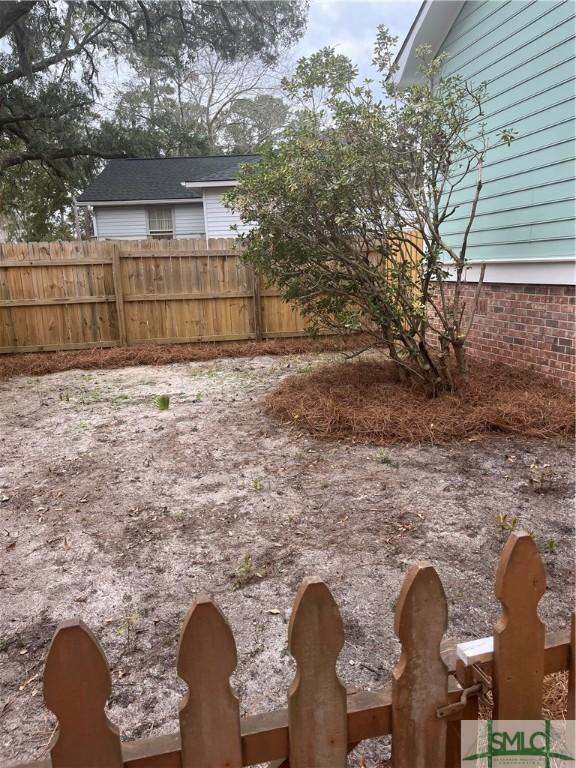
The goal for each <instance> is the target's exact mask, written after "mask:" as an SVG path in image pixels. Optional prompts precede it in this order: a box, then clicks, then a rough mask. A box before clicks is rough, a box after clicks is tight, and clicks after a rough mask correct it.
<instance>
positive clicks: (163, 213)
mask: <svg viewBox="0 0 576 768" xmlns="http://www.w3.org/2000/svg"><path fill="white" fill-rule="evenodd" d="M148 234H149V235H150V238H151V239H152V240H172V238H173V237H174V214H173V209H172V208H164V207H160V206H158V207H155V208H149V209H148Z"/></svg>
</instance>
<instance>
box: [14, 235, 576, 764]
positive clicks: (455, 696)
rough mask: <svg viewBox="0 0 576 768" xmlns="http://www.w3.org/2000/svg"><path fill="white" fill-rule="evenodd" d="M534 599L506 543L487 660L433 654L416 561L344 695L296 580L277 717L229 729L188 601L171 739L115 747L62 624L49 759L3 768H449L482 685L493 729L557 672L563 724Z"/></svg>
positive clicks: (52, 665) (227, 649) (314, 581)
mask: <svg viewBox="0 0 576 768" xmlns="http://www.w3.org/2000/svg"><path fill="white" fill-rule="evenodd" d="M0 252H1V247H0ZM45 257H46V252H45V251H42V252H40V251H39V252H38V258H39V259H40V258H45ZM545 588H546V577H545V573H544V567H543V564H542V561H541V559H540V557H539V555H538V551H537V548H536V545H535V542H534V541H533V539H532V538H531V537H530V536H529V535H528V534H526V533H521V532H518V533H516V532H515V533H512V535H511V536H510V537H509V539H508V541H507V543H506V545H505V547H504V550H503V554H502V557H501V559H500V562H499V565H498V570H497V574H496V595H497V597H498V599H499V600H500V602H501V604H502V608H503V612H502V616H501V617H500V619H499V620H498V622H497V624H496V626H495V632H494V638H493V644H494V648H493V651H492V645H491V642H490V641H491V640H492V638H483V639H482V640H476V641H469V642H467V643H463V644H462V643H453V642H449V643H443V642H442V640H443V636H444V633H445V631H446V627H447V622H448V609H447V603H446V597H445V594H444V590H443V588H442V584H441V582H440V579H439V577H438V574H437V573H436V571H435V570H434V568H433V567H432V566H431V565H430V564H429V563H419V564H417V565H415V566H413V567H412V568H411V569H410V571H409V572H408V574H407V576H406V578H405V580H404V583H403V586H402V590H401V593H400V596H399V599H398V603H397V607H396V611H395V617H394V628H395V631H396V634H397V636H398V638H399V640H400V644H401V655H400V659H399V661H398V663H397V665H396V667H395V668H394V671H393V675H392V684H391V685H390V684H388V685H386V686H384V687H383V688H379V689H378V690H373V691H358V692H354V693H352V692H350V691H348V695H347V692H346V689H345V687H344V685H343V684H342V682H341V681H340V679H339V678H338V675H337V672H336V664H337V660H338V655H339V653H340V651H341V650H342V646H343V644H344V632H343V626H342V620H341V617H340V613H339V611H338V607H337V605H336V603H335V601H334V598H333V597H332V595H331V593H330V591H329V590H328V588H327V586H326V585H325V584H324V583H323V582H322V581H321V580H320V579H318V578H311V579H306V580H305V581H304V582H303V583H302V585H301V586H300V589H299V590H298V593H297V595H296V599H295V602H294V608H293V611H292V616H291V619H290V625H289V628H288V648H289V651H290V653H291V654H292V656H293V657H294V659H295V660H296V664H297V670H296V675H295V677H294V680H293V681H292V684H291V686H290V689H289V692H288V708H287V709H282V710H276V711H269V712H264V713H261V714H258V715H251V716H246V717H243V718H240V712H239V702H238V698H237V697H236V695H235V693H234V691H233V690H232V688H231V686H230V676H231V675H232V673H233V672H234V670H235V669H236V664H237V653H236V644H235V642H234V637H233V635H232V631H231V629H230V627H229V625H228V623H227V622H226V619H225V618H224V616H223V615H222V613H221V612H220V610H219V608H218V607H217V606H216V604H215V603H213V602H212V600H211V599H210V598H208V597H200V598H199V599H198V600H197V601H196V602H195V603H194V605H193V606H192V608H191V609H190V611H189V612H188V614H187V616H186V618H185V621H184V624H183V626H182V632H181V635H180V642H179V646H178V662H177V670H178V674H179V676H180V677H181V678H182V680H184V681H185V683H186V684H187V687H188V693H187V695H186V696H184V697H183V699H182V702H181V706H180V730H179V732H176V733H171V734H166V735H157V736H150V735H149V736H148V737H146V738H143V739H138V740H135V741H132V742H129V743H127V744H124V745H122V744H121V742H120V737H119V734H118V729H117V728H116V727H115V725H113V724H112V723H110V721H109V720H108V718H107V717H106V710H105V707H106V703H107V701H108V699H109V697H110V694H111V689H112V686H111V675H110V670H109V668H108V664H107V662H106V658H105V656H104V652H103V651H102V648H101V647H100V645H99V643H98V641H97V640H96V638H95V637H94V635H93V634H92V633H91V632H90V630H89V629H88V628H87V627H86V626H85V625H84V624H83V623H82V622H80V621H76V620H75V621H68V622H64V623H63V624H61V625H60V626H59V627H58V629H57V631H56V633H55V634H54V637H53V640H52V643H51V645H50V648H49V652H48V657H47V660H46V664H45V668H44V700H45V702H46V705H47V706H48V708H49V709H50V710H52V712H54V714H55V715H56V717H57V718H58V727H57V729H56V730H55V734H54V737H53V738H52V740H51V743H50V747H49V748H50V754H51V759H50V758H49V759H44V758H40V759H39V760H35V761H34V762H29V763H21V764H19V765H18V766H14V767H13V768H169V767H170V768H241V767H242V766H243V765H246V766H248V765H261V764H264V763H265V764H268V765H269V768H345V766H346V765H347V752H348V750H352V749H353V748H354V747H355V746H356V745H357V744H359V743H360V742H362V741H364V740H366V739H374V738H378V737H380V736H391V737H392V766H393V768H457V766H459V765H460V763H461V746H460V731H461V721H462V720H469V719H476V718H477V717H478V698H477V695H478V694H479V693H480V689H481V688H482V689H483V690H484V689H485V687H486V686H487V687H490V683H492V689H493V697H494V713H493V715H492V717H493V718H494V719H511V720H526V719H540V717H541V706H542V688H543V677H544V672H546V674H547V675H552V674H555V673H557V672H560V671H565V670H568V673H569V674H568V707H567V719H568V720H572V719H574V709H575V707H574V704H575V695H576V690H575V689H576V680H575V672H576V658H575V651H576V637H575V632H576V614H574V615H573V616H572V626H571V629H569V628H568V627H566V628H564V629H563V630H561V631H554V632H549V633H547V634H545V628H544V627H543V625H542V623H541V622H540V619H539V617H538V613H537V611H538V603H539V600H540V598H541V597H542V595H543V593H544V590H545ZM490 675H491V681H490ZM35 677H36V676H34V677H33V678H31V679H34V678H35ZM463 689H469V690H468V691H466V693H467V695H468V699H467V701H466V696H464V697H462V692H463ZM454 705H456V706H454Z"/></svg>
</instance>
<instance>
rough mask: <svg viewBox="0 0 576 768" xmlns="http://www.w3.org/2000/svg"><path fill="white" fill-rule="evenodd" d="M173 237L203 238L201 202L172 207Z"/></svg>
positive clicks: (202, 208) (202, 207)
mask: <svg viewBox="0 0 576 768" xmlns="http://www.w3.org/2000/svg"><path fill="white" fill-rule="evenodd" d="M174 228H175V230H176V231H175V232H174V237H176V238H185V237H200V236H204V206H203V205H202V202H199V203H192V205H175V206H174Z"/></svg>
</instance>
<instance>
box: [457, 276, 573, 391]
mask: <svg viewBox="0 0 576 768" xmlns="http://www.w3.org/2000/svg"><path fill="white" fill-rule="evenodd" d="M475 287H476V286H475V284H474V283H470V284H468V285H466V287H465V288H464V295H465V298H466V301H467V303H469V304H471V303H472V300H473V296H474V290H475ZM575 303H576V299H575V292H574V286H568V285H544V286H541V285H513V284H510V285H508V284H502V283H487V284H485V285H484V286H483V288H482V293H481V296H480V301H479V305H478V311H477V313H476V318H475V320H474V325H473V326H472V329H471V331H470V335H469V337H468V350H469V354H470V355H471V356H473V357H477V358H479V359H482V360H490V361H500V362H503V363H508V364H509V365H516V366H522V367H527V368H532V369H533V370H535V371H538V372H539V373H542V374H544V376H545V377H546V378H548V379H550V380H551V381H554V382H556V383H557V384H562V385H563V386H574V381H575V373H576V357H575V354H576V340H575V337H574V332H575V322H574V320H575V306H574V305H575Z"/></svg>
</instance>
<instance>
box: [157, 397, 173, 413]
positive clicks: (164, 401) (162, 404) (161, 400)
mask: <svg viewBox="0 0 576 768" xmlns="http://www.w3.org/2000/svg"><path fill="white" fill-rule="evenodd" d="M154 405H155V406H156V408H158V410H159V411H167V410H168V408H170V395H156V397H155V398H154Z"/></svg>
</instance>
